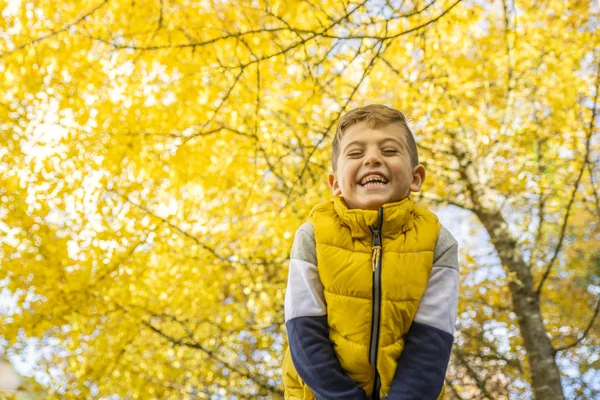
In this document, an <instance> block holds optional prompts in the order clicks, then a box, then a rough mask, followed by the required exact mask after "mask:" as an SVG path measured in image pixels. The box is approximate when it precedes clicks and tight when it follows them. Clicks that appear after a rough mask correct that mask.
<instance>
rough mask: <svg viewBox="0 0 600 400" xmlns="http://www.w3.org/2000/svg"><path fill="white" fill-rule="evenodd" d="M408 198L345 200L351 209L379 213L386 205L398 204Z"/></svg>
mask: <svg viewBox="0 0 600 400" xmlns="http://www.w3.org/2000/svg"><path fill="white" fill-rule="evenodd" d="M405 198H406V197H403V198H388V197H387V196H386V197H383V198H380V199H377V198H372V199H360V200H357V199H353V200H350V201H348V200H346V199H344V201H345V202H346V205H347V206H348V208H349V209H361V210H374V211H377V210H379V209H380V208H381V207H382V206H383V205H385V204H390V203H396V202H399V201H402V200H404V199H405Z"/></svg>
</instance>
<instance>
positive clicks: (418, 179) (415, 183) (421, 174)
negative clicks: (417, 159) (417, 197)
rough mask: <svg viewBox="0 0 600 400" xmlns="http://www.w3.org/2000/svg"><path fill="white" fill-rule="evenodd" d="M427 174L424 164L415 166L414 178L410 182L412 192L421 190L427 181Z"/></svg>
mask: <svg viewBox="0 0 600 400" xmlns="http://www.w3.org/2000/svg"><path fill="white" fill-rule="evenodd" d="M425 176H426V173H425V167H424V166H423V165H421V164H419V165H417V166H416V167H414V168H413V180H412V182H411V184H410V191H411V192H419V191H420V190H421V186H423V182H425Z"/></svg>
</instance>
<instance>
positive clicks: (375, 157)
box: [364, 151, 381, 165]
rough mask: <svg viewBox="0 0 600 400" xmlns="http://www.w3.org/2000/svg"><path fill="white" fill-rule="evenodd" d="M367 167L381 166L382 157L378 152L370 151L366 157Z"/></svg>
mask: <svg viewBox="0 0 600 400" xmlns="http://www.w3.org/2000/svg"><path fill="white" fill-rule="evenodd" d="M364 164H365V165H381V157H380V154H379V152H378V151H369V152H367V154H366V157H365V162H364Z"/></svg>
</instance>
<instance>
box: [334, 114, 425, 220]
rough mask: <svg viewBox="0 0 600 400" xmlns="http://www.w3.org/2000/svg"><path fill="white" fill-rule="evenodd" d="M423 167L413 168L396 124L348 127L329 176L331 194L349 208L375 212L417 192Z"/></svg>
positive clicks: (399, 127) (404, 136) (363, 124)
mask: <svg viewBox="0 0 600 400" xmlns="http://www.w3.org/2000/svg"><path fill="white" fill-rule="evenodd" d="M424 180H425V167H423V166H422V165H420V164H419V165H417V166H416V167H414V168H413V167H412V166H411V163H410V154H409V151H408V145H407V142H406V133H405V131H404V128H403V127H402V126H401V125H399V124H395V123H394V124H389V125H386V126H382V127H377V128H370V127H369V126H368V125H367V124H365V123H364V122H360V123H358V124H355V125H352V126H350V127H349V128H348V129H347V130H346V132H345V133H344V136H343V137H342V140H341V141H340V154H339V157H338V160H337V170H336V171H335V172H333V173H331V174H329V185H330V186H331V189H332V191H333V195H334V196H337V195H339V194H341V195H342V196H343V198H344V201H345V202H346V205H347V206H348V208H359V209H363V210H377V209H379V207H381V206H382V205H384V204H386V203H393V202H396V201H400V200H402V199H404V198H405V197H407V196H408V195H409V193H410V192H418V191H419V190H421V185H422V184H423V181H424Z"/></svg>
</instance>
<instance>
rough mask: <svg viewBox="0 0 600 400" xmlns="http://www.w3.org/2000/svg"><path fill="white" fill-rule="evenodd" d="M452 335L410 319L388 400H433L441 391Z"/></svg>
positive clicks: (452, 339) (448, 359)
mask: <svg viewBox="0 0 600 400" xmlns="http://www.w3.org/2000/svg"><path fill="white" fill-rule="evenodd" d="M453 342H454V337H453V336H452V335H451V334H449V333H448V332H445V331H443V330H441V329H438V328H435V327H433V326H429V325H424V324H420V323H418V322H413V324H412V325H411V327H410V330H409V331H408V334H407V335H406V337H405V342H404V350H403V351H402V354H401V355H400V359H399V360H398V366H397V367H396V372H395V374H394V379H393V381H392V386H391V388H390V393H389V394H388V397H387V398H388V399H389V400H436V399H437V397H438V396H439V394H440V392H441V391H442V386H443V384H444V378H445V376H446V369H447V368H448V362H449V361H450V351H451V350H452V343H453Z"/></svg>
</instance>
